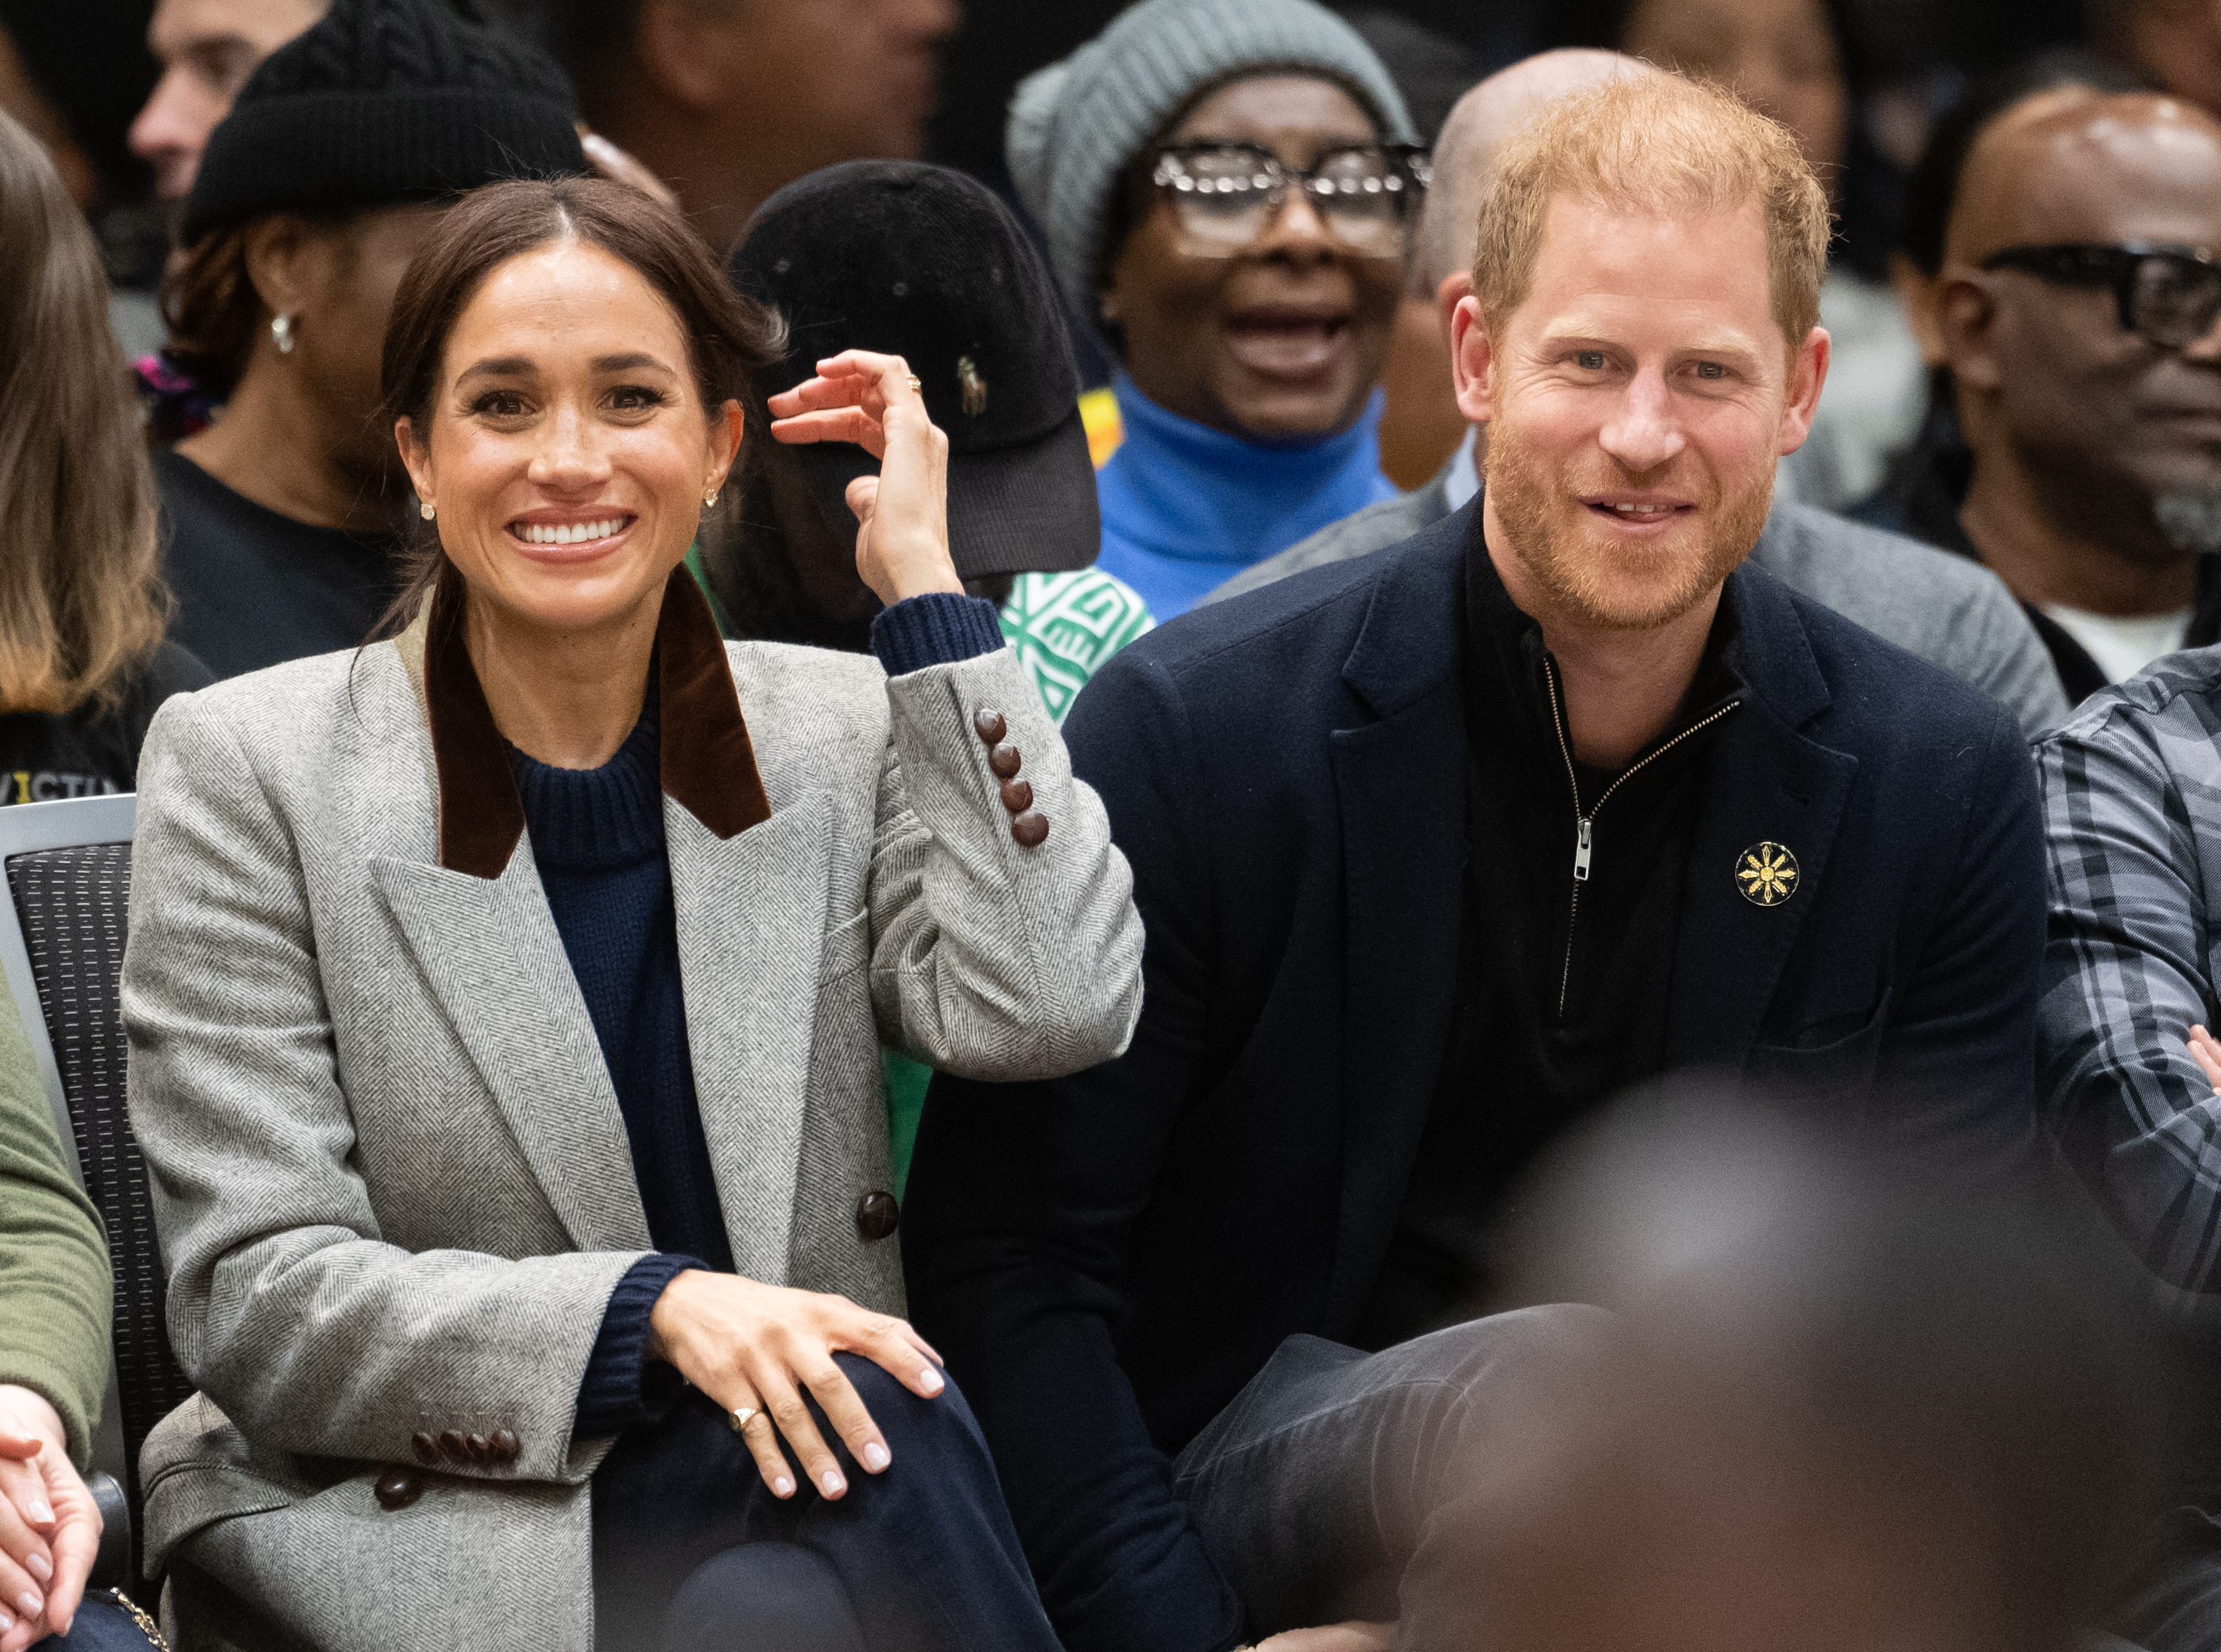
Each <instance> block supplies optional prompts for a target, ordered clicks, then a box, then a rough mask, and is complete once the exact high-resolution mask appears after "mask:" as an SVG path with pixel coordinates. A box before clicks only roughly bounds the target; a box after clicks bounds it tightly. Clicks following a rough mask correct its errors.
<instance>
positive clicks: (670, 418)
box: [398, 241, 741, 633]
mask: <svg viewBox="0 0 2221 1652" xmlns="http://www.w3.org/2000/svg"><path fill="white" fill-rule="evenodd" d="M428 424H429V427H428V428H427V429H424V430H422V431H419V430H416V429H414V428H412V427H411V423H410V421H408V420H405V419H404V420H403V421H401V423H400V427H399V432H398V433H399V435H400V439H401V449H402V454H403V457H404V459H406V461H407V462H408V464H409V471H410V477H411V479H412V480H413V481H414V482H415V483H416V494H417V497H418V498H420V499H422V500H425V501H428V502H431V503H432V504H433V505H434V506H435V508H436V509H437V511H438V521H439V530H440V543H441V545H442V546H443V547H444V548H445V550H446V551H447V556H448V558H449V559H450V560H451V561H453V562H454V564H455V567H456V570H457V571H459V572H460V574H461V575H462V576H463V578H464V579H465V581H466V582H467V583H468V584H469V586H470V590H471V595H472V602H474V603H479V602H483V603H485V604H488V605H489V606H490V607H491V608H492V609H493V610H495V611H496V612H497V614H498V615H499V616H500V617H501V618H502V619H504V620H510V621H521V622H522V623H523V624H525V625H527V626H529V627H533V628H535V629H537V630H542V631H548V632H556V633H576V632H580V631H591V630H594V629H597V628H600V627H605V626H610V625H612V624H616V625H622V624H623V623H624V622H625V621H626V620H629V618H631V617H632V616H634V615H635V614H638V613H640V612H641V609H642V608H643V605H646V604H649V603H652V602H655V601H656V600H657V598H658V597H659V595H660V592H661V591H662V589H663V584H664V582H665V580H666V579H667V578H668V577H669V576H670V573H671V570H673V568H674V567H676V566H677V565H678V564H679V561H680V559H681V558H684V557H685V554H686V547H687V546H688V545H690V544H691V542H692V541H693V538H694V534H695V530H696V528H697V527H698V525H699V523H700V520H701V511H702V502H703V498H704V496H705V495H706V494H709V493H710V492H712V491H714V490H715V489H716V488H718V487H719V486H721V485H723V479H724V475H725V471H727V469H728V468H729V466H730V465H731V464H732V460H733V455H734V453H735V452H736V451H737V450H738V447H739V445H740V434H741V413H740V407H739V404H738V403H736V402H726V403H724V404H723V407H720V408H707V407H705V406H704V404H703V401H702V397H701V393H700V391H699V390H698V388H697V386H696V383H695V379H694V374H693V371H692V367H691V361H690V359H689V356H688V352H687V345H686V337H685V332H684V330H683V329H682V327H680V324H679V316H678V314H677V313H676V312H675V311H674V310H673V309H672V307H671V306H670V305H669V304H668V303H666V302H665V301H664V299H663V297H662V296H661V295H660V294H659V293H658V292H657V291H656V290H654V288H653V287H651V286H650V285H649V284H648V282H647V281H646V280H644V279H643V278H642V277H641V275H640V273H639V272H638V271H635V270H634V269H633V268H632V267H631V266H630V265H628V264H626V263H624V262H623V260H621V259H616V258H615V257H613V256H611V255H610V253H608V252H604V251H603V250H602V249H601V248H599V247H597V246H586V245H584V244H582V243H579V242H576V241H560V242H554V243H552V244H550V245H548V246H541V247H539V248H536V249H535V250H534V251H532V252H527V253H524V254H522V255H521V256H519V257H517V258H514V259H510V260H509V261H508V262H507V263H505V264H502V265H497V266H496V268H495V269H494V271H492V273H491V274H490V275H489V276H487V277H486V278H485V282H484V284H482V285H481V286H480V287H479V290H478V292H477V294H476V295H475V296H473V297H472V299H471V301H470V302H469V304H468V305H467V306H466V307H465V309H464V310H463V312H462V314H461V315H460V316H458V317H457V318H456V320H455V324H454V328H453V330H452V331H451V332H450V333H449V334H448V335H447V348H446V351H445V353H444V354H443V356H442V357H441V367H440V384H439V389H438V390H437V392H436V393H435V396H434V397H433V400H432V402H431V407H430V412H429V420H428Z"/></svg>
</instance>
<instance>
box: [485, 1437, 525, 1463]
mask: <svg viewBox="0 0 2221 1652" xmlns="http://www.w3.org/2000/svg"><path fill="white" fill-rule="evenodd" d="M492 1445H493V1460H494V1461H495V1462H497V1463H501V1464H503V1465H504V1466H506V1465H507V1464H509V1463H512V1462H516V1460H517V1459H518V1458H519V1457H521V1456H523V1455H524V1448H523V1446H522V1445H521V1444H519V1443H517V1438H516V1435H514V1434H512V1433H510V1431H508V1430H507V1429H505V1428H497V1429H496V1430H494V1431H493V1436H492Z"/></svg>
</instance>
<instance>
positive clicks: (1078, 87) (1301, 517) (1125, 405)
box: [1009, 0, 1427, 620]
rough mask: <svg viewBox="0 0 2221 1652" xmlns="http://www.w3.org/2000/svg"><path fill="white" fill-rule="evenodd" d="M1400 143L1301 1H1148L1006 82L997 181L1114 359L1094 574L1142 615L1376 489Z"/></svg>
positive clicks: (1397, 283) (1406, 164) (1390, 90)
mask: <svg viewBox="0 0 2221 1652" xmlns="http://www.w3.org/2000/svg"><path fill="white" fill-rule="evenodd" d="M1413 135H1414V134H1413V132H1412V128H1411V117H1410V116H1409V115H1407V114H1406V113H1405V109H1404V100H1403V97H1402V96H1401V95H1400V94H1399V93H1398V91H1397V90H1396V84H1395V82H1394V81H1393V80H1392V78H1390V76H1389V74H1388V72H1387V70H1386V68H1385V67H1383V66H1382V65H1381V62H1380V59H1379V58H1377V57H1375V56H1374V55H1373V48H1372V47H1369V46H1367V45H1366V43H1365V41H1364V40H1363V39H1362V38H1361V36H1360V35H1359V34H1357V33H1356V31H1355V30H1354V29H1352V28H1350V26H1349V25H1348V23H1346V22H1342V19H1341V18H1339V17H1336V16H1334V15H1333V14H1332V13H1331V12H1329V11H1327V10H1326V9H1323V7H1320V6H1317V5H1315V4H1313V3H1311V0H1143V3H1142V4H1139V5H1136V6H1133V7H1130V8H1129V9H1127V10H1126V11H1124V12H1123V13H1122V14H1121V15H1120V16H1118V17H1117V20H1116V21H1114V22H1112V23H1111V24H1110V27H1109V28H1106V29H1104V31H1103V33H1102V34H1099V35H1098V36H1097V37H1096V38H1095V39H1094V40H1092V41H1089V42H1088V43H1087V44H1086V45H1085V46H1083V47H1080V48H1079V50H1078V51H1077V52H1074V53H1073V54H1072V55H1071V56H1070V57H1069V58H1067V59H1065V60H1064V61H1063V62H1061V63H1058V64H1054V65H1050V66H1049V67H1048V68H1046V69H1043V70H1042V71H1041V72H1038V73H1036V74H1035V75H1034V76H1032V77H1031V78H1029V79H1028V80H1027V81H1026V82H1025V83H1024V84H1023V85H1021V86H1020V87H1019V88H1018V93H1017V98H1016V100H1015V101H1014V102H1013V103H1012V104H1011V106H1010V130H1009V150H1010V173H1011V176H1012V177H1013V178H1015V179H1016V180H1017V188H1018V194H1019V196H1021V197H1022V198H1023V200H1024V202H1025V204H1026V206H1027V209H1029V211H1031V212H1032V214H1033V215H1034V216H1035V219H1036V220H1038V221H1040V223H1041V224H1042V227H1043V228H1044V229H1045V230H1046V231H1047V232H1048V246H1049V262H1050V265H1051V266H1052V267H1053V268H1054V271H1055V272H1056V276H1057V279H1058V281H1059V282H1060V284H1061V285H1062V286H1063V289H1064V292H1065V296H1066V297H1067V300H1069V301H1070V302H1071V303H1072V304H1073V307H1074V308H1075V309H1077V311H1078V312H1079V314H1080V315H1082V316H1083V317H1085V320H1086V321H1088V322H1089V323H1090V324H1091V325H1092V326H1095V327H1098V328H1099V329H1100V330H1101V332H1102V334H1103V336H1104V338H1105V339H1106V340H1107V341H1108V342H1109V344H1110V348H1111V351H1112V353H1113V354H1114V356H1115V357H1116V358H1117V374H1116V377H1114V379H1113V383H1112V388H1113V390H1114V391H1115V392H1116V395H1117V408H1118V423H1119V424H1120V426H1121V427H1122V439H1121V440H1120V442H1119V445H1118V446H1117V452H1114V453H1112V454H1111V455H1110V458H1109V460H1108V462H1107V463H1105V464H1104V466H1103V469H1102V471H1101V473H1100V477H1099V481H1100V490H1101V498H1102V509H1103V553H1102V557H1101V558H1100V560H1099V563H1098V565H1099V566H1100V567H1101V568H1102V569H1103V570H1104V571H1105V572H1106V573H1110V574H1114V575H1116V576H1117V577H1118V578H1120V579H1122V580H1123V581H1124V582H1125V583H1127V584H1129V585H1130V586H1131V587H1133V589H1135V590H1136V591H1138V592H1140V593H1141V595H1142V600H1143V601H1144V602H1147V603H1148V608H1149V611H1150V612H1151V613H1152V614H1154V615H1155V616H1156V618H1157V619H1159V620H1168V619H1171V618H1172V617H1173V615H1175V614H1184V613H1186V611H1187V610H1188V609H1189V608H1192V607H1193V606H1194V605H1195V603H1196V602H1197V600H1198V598H1200V597H1201V596H1202V595H1204V592H1206V591H1209V590H1211V589H1214V588H1215V587H1217V586H1218V585H1220V584H1223V583H1224V582H1225V581H1226V580H1227V579H1229V578H1230V577H1232V576H1234V575H1235V574H1237V573H1239V572H1241V571H1242V570H1243V569H1244V568H1247V567H1248V566H1250V565H1251V564H1254V563H1257V562H1261V561H1262V560H1263V559H1264V558H1267V557H1268V556H1271V555H1272V554H1273V552H1277V551H1282V550H1285V549H1286V548H1287V547H1288V546H1289V545H1293V544H1294V543H1295V542H1296V541H1297V540H1298V539H1303V538H1304V537H1305V536H1306V535H1308V534H1311V533H1316V532H1317V530H1318V529H1320V528H1322V527H1325V526H1326V525H1327V524H1328V523H1329V522H1334V521H1340V520H1341V519H1342V517H1344V516H1347V515H1348V514H1350V513H1351V512H1352V511H1355V510H1360V509H1362V508H1364V507H1365V506H1367V505H1370V504H1375V503H1378V502H1380V501H1381V500H1384V499H1387V498H1391V497H1392V496H1394V493H1395V488H1394V485H1393V484H1392V483H1390V482H1389V480H1388V478H1387V477H1386V476H1384V475H1382V474H1381V471H1380V442H1379V439H1378V429H1379V426H1380V408H1381V400H1380V392H1379V390H1378V388H1377V387H1378V385H1379V383H1380V374H1381V370H1382V367H1383V366H1384V365H1385V364H1386V359H1387V354H1388V345H1389V340H1390V335H1391V333H1392V328H1393V327H1394V324H1395V318H1396V309H1397V304H1398V300H1399V297H1400V296H1401V292H1402V289H1403V282H1404V259H1405V244H1406V238H1407V234H1408V231H1409V228H1410V225H1411V221H1412V218H1413V215H1414V213H1413V209H1414V208H1415V207H1416V205H1417V201H1418V198H1419V194H1420V191H1421V189H1422V187H1423V184H1424V181H1425V178H1426V176H1427V174H1426V168H1425V165H1424V164H1423V161H1422V160H1421V159H1420V157H1419V155H1418V153H1417V150H1416V148H1415V147H1414V146H1413V144H1412V138H1413Z"/></svg>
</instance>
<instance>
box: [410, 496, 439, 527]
mask: <svg viewBox="0 0 2221 1652" xmlns="http://www.w3.org/2000/svg"><path fill="white" fill-rule="evenodd" d="M416 514H418V515H420V516H422V518H423V519H424V520H425V521H428V522H429V521H431V520H432V519H433V518H434V517H435V516H436V515H438V514H440V513H439V510H438V508H436V507H435V505H434V504H433V503H432V502H431V501H430V500H429V499H427V500H426V501H425V502H423V503H422V504H421V505H419V506H417V507H416Z"/></svg>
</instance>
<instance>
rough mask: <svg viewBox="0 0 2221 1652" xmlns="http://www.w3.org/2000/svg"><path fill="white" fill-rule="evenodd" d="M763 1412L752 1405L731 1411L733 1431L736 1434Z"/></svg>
mask: <svg viewBox="0 0 2221 1652" xmlns="http://www.w3.org/2000/svg"><path fill="white" fill-rule="evenodd" d="M762 1415H763V1413H762V1412H760V1411H758V1410H757V1409H756V1408H755V1407H754V1406H741V1408H740V1409H739V1410H738V1411H736V1412H734V1413H733V1432H734V1433H735V1434H738V1433H739V1432H741V1430H743V1429H745V1428H746V1427H748V1424H750V1423H752V1422H754V1420H755V1419H756V1418H759V1417H760V1416H762Z"/></svg>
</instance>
